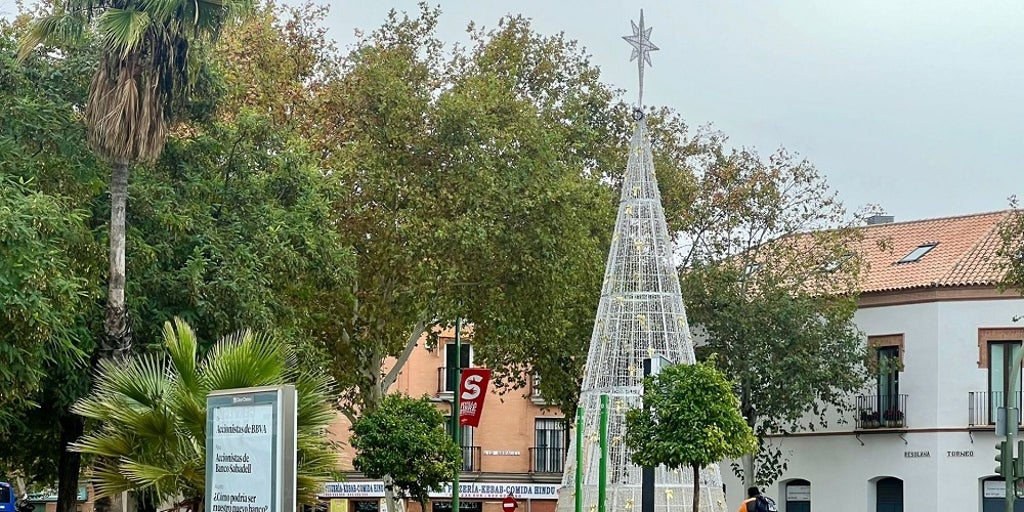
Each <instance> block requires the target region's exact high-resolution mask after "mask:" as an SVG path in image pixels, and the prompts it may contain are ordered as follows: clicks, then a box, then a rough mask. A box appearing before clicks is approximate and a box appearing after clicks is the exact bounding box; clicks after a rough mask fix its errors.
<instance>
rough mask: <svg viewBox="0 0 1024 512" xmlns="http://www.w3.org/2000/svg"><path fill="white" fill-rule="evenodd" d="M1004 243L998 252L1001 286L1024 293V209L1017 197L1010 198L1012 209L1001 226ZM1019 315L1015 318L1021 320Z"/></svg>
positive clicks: (1000, 232) (1000, 233) (1001, 236)
mask: <svg viewBox="0 0 1024 512" xmlns="http://www.w3.org/2000/svg"><path fill="white" fill-rule="evenodd" d="M999 236H1000V239H1001V241H1002V243H1001V244H1000V246H999V249H998V250H997V252H996V254H997V256H998V257H999V259H998V260H997V261H998V263H997V264H996V265H997V268H998V269H999V270H1000V271H1001V272H1002V279H1001V281H1000V288H1002V289H1003V290H1006V289H1012V290H1017V291H1018V292H1020V293H1022V294H1024V211H1022V210H1020V204H1019V203H1018V200H1017V198H1016V197H1011V198H1010V211H1009V213H1008V214H1007V216H1006V219H1005V220H1003V222H1002V224H1000V227H999ZM1022 317H1024V315H1022V316H1021V317H1017V318H1016V319H1015V320H1019V319H1020V318H1022Z"/></svg>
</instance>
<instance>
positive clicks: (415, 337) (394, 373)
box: [381, 320, 427, 391]
mask: <svg viewBox="0 0 1024 512" xmlns="http://www.w3.org/2000/svg"><path fill="white" fill-rule="evenodd" d="M426 329H427V322H426V321H424V320H417V321H416V325H415V326H414V327H413V328H412V332H411V333H409V339H408V340H406V342H405V349H404V350H402V354H401V355H400V356H398V359H396V360H395V365H394V366H393V367H391V370H390V371H389V372H388V374H387V376H386V377H384V382H382V383H381V388H382V389H384V390H385V391H386V390H387V389H388V388H390V387H391V385H392V384H394V383H395V381H396V380H397V379H398V374H399V373H400V372H401V371H402V367H403V366H405V363H406V361H408V360H409V356H410V355H412V350H413V349H414V348H416V342H417V341H419V339H420V336H421V335H422V334H423V332H424V331H426Z"/></svg>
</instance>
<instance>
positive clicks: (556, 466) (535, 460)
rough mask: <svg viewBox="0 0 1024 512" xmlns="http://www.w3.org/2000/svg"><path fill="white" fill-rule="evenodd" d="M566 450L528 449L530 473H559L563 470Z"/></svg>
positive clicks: (541, 447)
mask: <svg viewBox="0 0 1024 512" xmlns="http://www.w3.org/2000/svg"><path fill="white" fill-rule="evenodd" d="M566 453H568V450H567V449H566V448H558V447H547V446H540V447H537V446H535V447H533V448H530V473H561V472H562V471H563V470H564V469H565V455H566Z"/></svg>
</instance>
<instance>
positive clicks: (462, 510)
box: [431, 500, 483, 512]
mask: <svg viewBox="0 0 1024 512" xmlns="http://www.w3.org/2000/svg"><path fill="white" fill-rule="evenodd" d="M431 508H432V509H433V512H452V502H451V501H447V500H444V501H442V500H435V501H432V502H431ZM482 510H483V502H482V501H467V500H459V512H481V511H482Z"/></svg>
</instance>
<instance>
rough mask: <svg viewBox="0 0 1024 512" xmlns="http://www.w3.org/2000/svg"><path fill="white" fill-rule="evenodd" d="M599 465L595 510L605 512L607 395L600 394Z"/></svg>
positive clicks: (606, 487)
mask: <svg viewBox="0 0 1024 512" xmlns="http://www.w3.org/2000/svg"><path fill="white" fill-rule="evenodd" d="M600 428H601V434H600V435H601V437H600V439H601V466H600V474H598V475H597V512H605V503H606V501H607V500H606V497H605V491H607V489H608V395H601V427H600Z"/></svg>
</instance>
